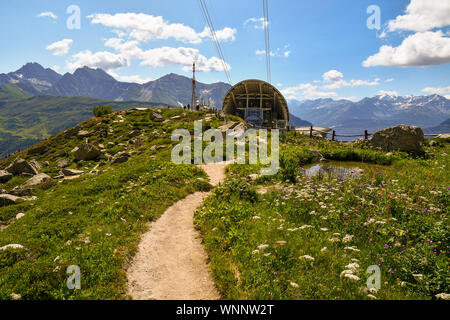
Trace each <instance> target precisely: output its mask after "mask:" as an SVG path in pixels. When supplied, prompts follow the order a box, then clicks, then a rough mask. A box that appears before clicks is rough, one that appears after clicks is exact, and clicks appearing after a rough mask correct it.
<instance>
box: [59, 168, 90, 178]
mask: <svg viewBox="0 0 450 320" xmlns="http://www.w3.org/2000/svg"><path fill="white" fill-rule="evenodd" d="M61 173H62V174H63V175H64V176H66V177H71V176H79V175H81V174H83V173H84V171H81V170H75V169H62V170H61Z"/></svg>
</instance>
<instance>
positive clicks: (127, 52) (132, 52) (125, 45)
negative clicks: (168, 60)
mask: <svg viewBox="0 0 450 320" xmlns="http://www.w3.org/2000/svg"><path fill="white" fill-rule="evenodd" d="M138 45H139V41H135V40H133V41H124V40H123V39H119V38H110V39H108V40H106V41H105V46H106V47H110V48H114V49H116V50H117V51H119V52H120V53H121V54H122V56H124V57H125V58H127V59H142V57H143V54H144V51H143V50H142V49H141V48H139V47H138Z"/></svg>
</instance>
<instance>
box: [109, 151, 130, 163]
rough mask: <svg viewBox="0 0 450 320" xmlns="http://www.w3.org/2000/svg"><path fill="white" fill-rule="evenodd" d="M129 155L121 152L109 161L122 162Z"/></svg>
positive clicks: (125, 160) (127, 158) (126, 159)
mask: <svg viewBox="0 0 450 320" xmlns="http://www.w3.org/2000/svg"><path fill="white" fill-rule="evenodd" d="M130 157H131V156H130V155H129V154H127V153H121V154H119V155H118V156H117V157H116V158H114V159H113V160H112V161H111V163H113V164H117V163H124V162H127V161H128V160H129V159H130Z"/></svg>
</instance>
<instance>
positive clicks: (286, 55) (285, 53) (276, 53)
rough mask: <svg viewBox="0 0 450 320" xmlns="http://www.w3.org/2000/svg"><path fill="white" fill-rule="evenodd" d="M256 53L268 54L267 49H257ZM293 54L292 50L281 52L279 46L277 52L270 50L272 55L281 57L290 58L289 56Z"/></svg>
mask: <svg viewBox="0 0 450 320" xmlns="http://www.w3.org/2000/svg"><path fill="white" fill-rule="evenodd" d="M255 54H256V55H258V56H259V55H265V54H266V50H259V49H257V50H256V51H255ZM290 55H291V51H285V52H281V49H280V48H278V49H277V50H276V51H275V52H273V51H270V56H271V57H280V58H289V56H290Z"/></svg>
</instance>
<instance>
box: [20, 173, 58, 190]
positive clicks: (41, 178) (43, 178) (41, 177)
mask: <svg viewBox="0 0 450 320" xmlns="http://www.w3.org/2000/svg"><path fill="white" fill-rule="evenodd" d="M51 180H52V178H51V177H49V176H48V175H46V174H45V173H39V174H37V175H35V176H34V177H32V178H31V179H28V180H27V181H26V182H25V183H24V184H22V185H21V186H20V188H21V189H25V188H27V187H32V186H37V185H40V184H42V183H44V182H48V181H51Z"/></svg>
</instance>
